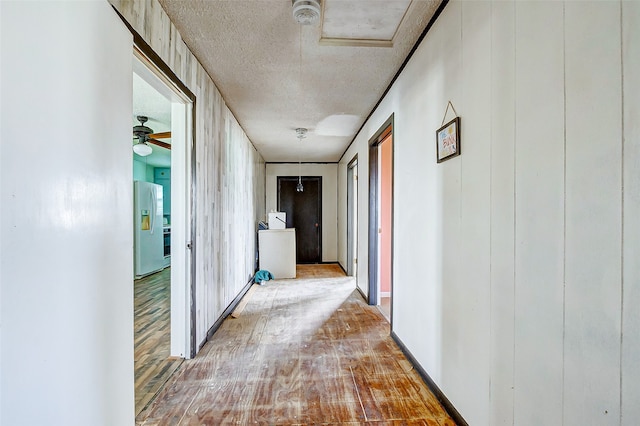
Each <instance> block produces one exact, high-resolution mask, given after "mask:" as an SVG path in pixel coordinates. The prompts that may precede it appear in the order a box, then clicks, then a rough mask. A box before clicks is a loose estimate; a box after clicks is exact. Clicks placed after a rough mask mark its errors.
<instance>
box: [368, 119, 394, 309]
mask: <svg viewBox="0 0 640 426" xmlns="http://www.w3.org/2000/svg"><path fill="white" fill-rule="evenodd" d="M389 135H391V137H392V138H393V137H394V114H391V116H390V117H389V118H388V119H387V121H385V122H384V124H383V125H382V126H380V128H379V129H378V131H377V132H376V133H374V135H373V137H371V138H370V139H369V294H368V300H367V303H368V304H369V305H373V306H376V305H378V300H379V298H380V293H379V291H380V285H379V276H378V274H379V271H380V267H379V266H380V265H379V255H378V254H379V252H380V245H379V244H380V241H379V233H378V222H379V212H378V206H379V205H380V182H379V176H380V170H379V162H380V158H379V157H380V154H379V153H380V144H381V143H382V142H383V141H384V140H385V139H386V138H387V137H388V136H389ZM392 140H393V139H392ZM393 142H394V144H393V149H392V158H391V164H392V165H391V167H392V175H393V172H394V170H393V169H394V163H395V155H394V152H395V140H393ZM394 181H395V179H394ZM393 185H394V182H392V186H391V192H392V193H394V192H395V191H394V187H393ZM394 203H395V197H392V201H391V265H389V266H390V270H391V297H392V298H393V263H394V262H393V257H394V254H393V240H394V234H393V223H394V220H393V210H394V208H393V205H394ZM392 300H393V299H392ZM391 318H392V321H393V306H392V307H391Z"/></svg>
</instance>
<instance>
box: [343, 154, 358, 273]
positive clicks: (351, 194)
mask: <svg viewBox="0 0 640 426" xmlns="http://www.w3.org/2000/svg"><path fill="white" fill-rule="evenodd" d="M346 266H347V275H349V276H352V277H355V278H356V280H357V277H358V156H357V155H356V156H355V157H354V158H353V160H351V162H350V163H349V165H348V166H347V265H346Z"/></svg>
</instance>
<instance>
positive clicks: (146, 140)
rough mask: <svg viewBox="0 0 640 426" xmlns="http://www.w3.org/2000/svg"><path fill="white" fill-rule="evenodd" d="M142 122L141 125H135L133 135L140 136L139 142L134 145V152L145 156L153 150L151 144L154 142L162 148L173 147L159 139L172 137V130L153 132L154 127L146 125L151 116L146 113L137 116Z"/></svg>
mask: <svg viewBox="0 0 640 426" xmlns="http://www.w3.org/2000/svg"><path fill="white" fill-rule="evenodd" d="M136 118H137V119H138V121H139V122H140V125H139V126H133V136H134V137H136V138H138V142H137V143H136V144H135V145H133V152H135V153H136V154H138V155H140V156H142V157H144V156H147V155H149V154H151V152H152V151H153V150H152V149H151V147H150V146H149V144H150V143H151V144H154V145H157V146H160V147H162V148H166V149H171V144H168V143H166V142H162V141H159V140H158V139H169V138H171V132H160V133H153V129H151V128H149V127H147V126H145V125H144V123H146V122H147V121H148V120H149V117H146V116H144V115H138V116H137V117H136Z"/></svg>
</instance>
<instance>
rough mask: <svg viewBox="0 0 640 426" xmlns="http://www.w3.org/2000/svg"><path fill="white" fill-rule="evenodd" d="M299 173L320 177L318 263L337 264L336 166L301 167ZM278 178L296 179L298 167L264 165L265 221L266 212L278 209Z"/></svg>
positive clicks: (314, 165) (303, 165)
mask: <svg viewBox="0 0 640 426" xmlns="http://www.w3.org/2000/svg"><path fill="white" fill-rule="evenodd" d="M301 170H302V176H321V177H322V261H323V262H336V261H337V260H338V243H337V242H338V211H337V199H338V195H337V189H338V184H337V177H338V176H337V172H338V164H302V166H301ZM278 176H298V164H297V163H295V164H275V163H267V167H266V193H267V201H266V210H265V219H266V215H267V213H268V212H270V211H272V210H277V207H278ZM265 219H263V220H265Z"/></svg>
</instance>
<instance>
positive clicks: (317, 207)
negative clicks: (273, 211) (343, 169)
mask: <svg viewBox="0 0 640 426" xmlns="http://www.w3.org/2000/svg"><path fill="white" fill-rule="evenodd" d="M297 185H298V177H297V176H278V210H279V211H281V212H286V213H287V228H296V262H297V263H320V262H322V240H321V235H322V215H321V212H322V177H320V176H306V177H303V178H302V185H303V187H304V190H303V191H302V192H298V191H296V186H297Z"/></svg>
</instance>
